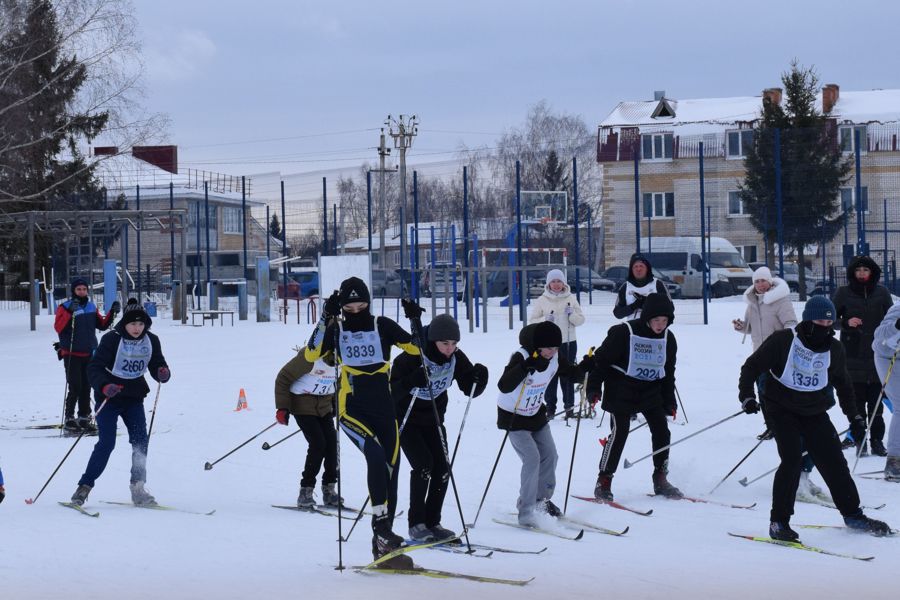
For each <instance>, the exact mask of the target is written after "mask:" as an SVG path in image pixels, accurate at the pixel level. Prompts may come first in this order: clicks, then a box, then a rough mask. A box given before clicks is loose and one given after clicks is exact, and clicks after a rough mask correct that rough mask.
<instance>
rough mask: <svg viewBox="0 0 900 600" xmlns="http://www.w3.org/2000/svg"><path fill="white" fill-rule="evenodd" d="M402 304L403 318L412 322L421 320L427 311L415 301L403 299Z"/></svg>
mask: <svg viewBox="0 0 900 600" xmlns="http://www.w3.org/2000/svg"><path fill="white" fill-rule="evenodd" d="M400 304H402V305H403V316H405V317H406V318H407V319H409V320H410V321H413V320H416V319H419V318H420V317H421V316H422V313H423V312H425V309H424V308H422V307H421V306H419V305H418V304H416V301H415V300H407V299H406V298H403V299H401V300H400Z"/></svg>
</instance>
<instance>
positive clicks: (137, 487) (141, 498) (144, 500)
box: [129, 481, 156, 506]
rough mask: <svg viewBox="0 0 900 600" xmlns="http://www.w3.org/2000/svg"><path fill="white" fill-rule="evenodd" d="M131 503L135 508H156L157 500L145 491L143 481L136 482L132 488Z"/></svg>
mask: <svg viewBox="0 0 900 600" xmlns="http://www.w3.org/2000/svg"><path fill="white" fill-rule="evenodd" d="M129 487H130V488H131V501H132V502H133V503H134V505H135V506H156V498H154V497H153V496H151V495H150V492H148V491H147V490H145V489H144V482H143V481H135V482H134V483H132V484H131V485H130V486H129Z"/></svg>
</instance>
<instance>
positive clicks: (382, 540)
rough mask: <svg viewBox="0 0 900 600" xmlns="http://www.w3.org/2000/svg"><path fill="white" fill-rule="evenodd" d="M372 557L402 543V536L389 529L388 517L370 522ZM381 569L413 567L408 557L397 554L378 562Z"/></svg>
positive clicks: (377, 556)
mask: <svg viewBox="0 0 900 600" xmlns="http://www.w3.org/2000/svg"><path fill="white" fill-rule="evenodd" d="M372 534H373V535H372V557H373V558H375V559H378V558H381V557H382V556H384V555H385V554H388V553H390V552H393V551H394V550H396V549H397V548H399V547H401V546H402V545H403V538H402V537H400V536H399V535H397V534H396V533H394V532H393V531H391V525H390V523H389V522H388V519H386V518H381V519H376V520H375V521H374V522H373V524H372ZM379 567H381V568H382V569H412V568H414V567H415V565H414V564H413V561H412V559H411V558H410V557H408V556H406V555H405V554H398V555H397V556H395V557H393V558H390V559H388V560H386V561H384V562H382V563H380V564H379Z"/></svg>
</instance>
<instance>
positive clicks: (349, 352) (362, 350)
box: [339, 330, 384, 367]
mask: <svg viewBox="0 0 900 600" xmlns="http://www.w3.org/2000/svg"><path fill="white" fill-rule="evenodd" d="M339 348H340V353H341V362H342V363H344V364H345V365H349V366H351V367H363V366H366V365H375V364H378V363H383V362H384V356H383V353H382V351H381V338H380V337H378V332H377V331H375V330H372V331H343V330H341V334H340V342H339Z"/></svg>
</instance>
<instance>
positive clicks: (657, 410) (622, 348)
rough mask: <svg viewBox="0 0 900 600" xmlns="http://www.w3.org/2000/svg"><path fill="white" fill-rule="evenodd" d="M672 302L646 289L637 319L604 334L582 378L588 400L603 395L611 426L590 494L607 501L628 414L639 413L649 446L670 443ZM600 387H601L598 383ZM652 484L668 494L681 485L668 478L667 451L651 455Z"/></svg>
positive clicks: (625, 435) (671, 495) (673, 494)
mask: <svg viewBox="0 0 900 600" xmlns="http://www.w3.org/2000/svg"><path fill="white" fill-rule="evenodd" d="M674 320H675V308H674V306H672V302H671V301H670V300H669V297H668V296H666V295H665V294H656V293H654V294H650V295H648V296H647V298H646V300H644V301H643V307H642V310H641V316H640V318H639V319H634V320H631V321H626V322H625V323H620V324H618V325H613V326H612V327H610V329H609V332H608V333H607V335H606V339H604V340H603V343H602V344H601V345H600V348H599V349H598V350H597V351H596V352H595V353H594V362H595V367H594V370H593V371H591V374H590V376H589V377H588V381H587V394H588V398H590V399H591V402H592V403H593V404H596V403H597V402H598V401H600V399H601V398H602V404H601V406H602V408H603V410H605V411H606V412H608V413H609V415H610V427H611V431H610V434H609V438H608V440H607V443H606V445H605V446H604V447H603V455H602V456H601V458H600V473H599V475H598V476H597V485H596V487H595V488H594V496H595V497H596V498H597V499H598V500H606V501H612V500H613V494H612V478H613V475H614V474H615V472H616V468H617V467H618V464H619V459H620V458H621V456H622V451H623V450H624V449H625V442H626V440H627V439H628V429H629V427H630V426H631V417H632V415H634V414H637V413H641V414H643V415H644V418H645V419H647V425H648V427H649V428H650V435H651V441H652V444H653V450H654V451H656V450H659V449H660V448H663V447H665V446H668V445H669V441H670V439H671V434H670V433H669V425H668V423H667V422H666V417H668V416H671V417H672V418H674V417H675V414H676V411H677V403H676V398H675V356H676V353H677V352H678V343H677V342H676V341H675V335H674V334H673V333H672V332H671V331H670V330H669V325H671V324H672V321H674ZM601 387H602V389H601ZM653 466H654V470H653V478H652V479H653V490H654V492H655V493H656V494H659V495H663V496H666V497H669V498H681V497H682V493H681V491H680V490H679V489H678V488H676V487H675V486H674V485H672V484H671V483H669V481H668V479H667V478H666V475H667V474H668V471H669V451H668V450H663V451H662V452H659V453H658V454H655V455H653Z"/></svg>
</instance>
